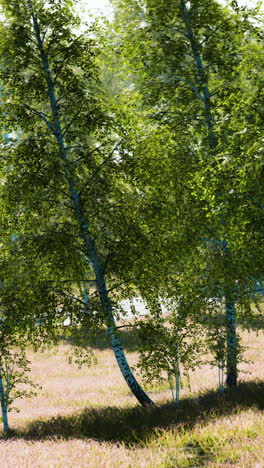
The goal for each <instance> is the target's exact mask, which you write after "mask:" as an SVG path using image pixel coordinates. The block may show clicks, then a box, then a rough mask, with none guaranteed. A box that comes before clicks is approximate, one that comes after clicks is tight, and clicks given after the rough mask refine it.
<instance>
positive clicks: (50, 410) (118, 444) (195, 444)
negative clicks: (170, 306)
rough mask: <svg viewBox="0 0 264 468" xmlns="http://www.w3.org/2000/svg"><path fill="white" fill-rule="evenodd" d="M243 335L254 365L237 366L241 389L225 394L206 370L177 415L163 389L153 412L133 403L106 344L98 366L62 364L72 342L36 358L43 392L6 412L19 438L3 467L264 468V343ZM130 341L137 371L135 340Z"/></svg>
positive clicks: (0, 455)
mask: <svg viewBox="0 0 264 468" xmlns="http://www.w3.org/2000/svg"><path fill="white" fill-rule="evenodd" d="M242 337H243V344H245V345H247V346H248V351H247V354H246V358H247V359H248V360H252V361H253V363H251V364H250V363H248V364H243V365H242V366H241V367H242V370H243V371H245V372H246V373H241V376H240V384H239V386H238V388H237V389H234V390H232V391H231V390H228V391H227V390H226V391H225V392H224V393H223V394H220V393H219V392H217V391H216V386H217V371H216V369H213V370H212V369H211V368H210V367H209V366H205V367H203V368H200V369H198V370H197V371H195V372H193V373H192V374H191V376H190V383H191V388H190V389H188V388H185V389H183V391H182V402H181V405H180V407H179V408H176V407H175V406H174V405H172V404H171V403H170V391H169V389H168V386H167V385H160V386H157V387H155V386H152V387H149V388H147V390H148V391H149V393H150V395H151V398H152V399H154V401H155V402H156V403H157V406H156V407H155V408H153V409H148V410H144V409H142V408H140V407H139V406H137V404H136V401H135V399H134V397H133V396H132V395H131V394H130V392H129V390H128V388H127V387H126V384H125V383H124V382H123V379H122V377H121V375H120V372H119V370H118V368H117V365H116V363H115V359H114V356H113V354H112V351H111V350H110V349H108V348H107V347H106V346H99V347H98V349H95V354H96V356H97V360H98V363H97V364H94V365H93V366H92V367H90V368H87V367H82V368H81V369H79V368H78V367H77V366H75V365H73V364H71V365H70V364H69V363H68V362H67V359H66V358H65V355H66V352H67V350H68V349H69V348H70V347H71V345H70V344H69V343H62V344H61V345H60V346H59V347H58V350H57V351H56V350H55V349H51V350H48V351H46V352H45V353H33V352H32V353H30V358H31V360H32V376H33V380H34V382H36V383H38V384H40V385H41V386H42V390H41V391H40V392H39V394H38V396H37V397H34V398H32V399H28V400H20V401H18V402H17V404H16V406H18V407H19V409H20V410H21V411H20V413H13V412H12V413H11V414H10V425H11V427H12V429H14V432H13V435H12V436H11V437H10V438H9V439H5V438H4V437H3V436H2V437H1V438H0V462H1V466H2V467H3V468H13V467H17V468H24V467H34V468H38V467H45V468H47V467H72V468H78V467H92V468H97V467H104V468H106V467H109V468H112V467H113V468H115V467H131V468H132V467H133V468H137V467H148V468H152V467H153V468H154V467H155V468H158V467H159V468H161V467H162V468H169V467H171V468H173V467H203V466H206V467H210V468H213V467H233V466H236V467H239V468H243V467H254V468H261V467H264V414H263V409H264V365H263V360H262V356H263V344H264V336H263V333H262V332H260V333H259V334H256V333H255V332H252V333H250V334H249V333H247V332H243V333H242ZM126 343H127V352H128V358H129V362H130V363H131V364H135V363H136V359H137V356H136V352H135V349H134V348H135V347H134V343H133V337H132V336H131V335H127V337H126ZM249 372H250V373H249Z"/></svg>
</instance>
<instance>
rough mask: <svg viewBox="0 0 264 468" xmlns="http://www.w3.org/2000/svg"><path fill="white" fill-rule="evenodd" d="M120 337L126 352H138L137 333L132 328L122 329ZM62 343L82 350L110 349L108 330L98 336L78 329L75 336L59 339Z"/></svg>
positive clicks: (62, 336) (119, 332) (102, 331)
mask: <svg viewBox="0 0 264 468" xmlns="http://www.w3.org/2000/svg"><path fill="white" fill-rule="evenodd" d="M118 336H119V338H120V340H121V343H122V345H123V347H124V349H125V350H126V351H129V352H131V353H132V352H135V351H138V345H139V341H138V337H137V334H136V331H135V330H133V329H132V328H131V329H130V328H128V329H125V328H124V329H122V330H119V331H118ZM59 338H60V339H61V340H62V341H65V342H67V343H70V344H72V345H73V346H79V347H81V348H86V347H91V348H93V349H110V348H111V345H110V343H109V338H108V335H107V331H106V330H101V331H99V332H98V333H97V334H96V335H95V334H92V333H89V332H87V331H84V330H82V329H79V330H78V329H77V330H75V331H74V334H67V333H65V334H64V335H61V336H60V337H59Z"/></svg>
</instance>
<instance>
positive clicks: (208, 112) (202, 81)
mask: <svg viewBox="0 0 264 468" xmlns="http://www.w3.org/2000/svg"><path fill="white" fill-rule="evenodd" d="M180 4H181V10H182V18H183V21H184V24H185V27H186V36H187V37H188V39H189V42H190V45H191V49H192V54H193V59H194V61H195V65H196V68H197V76H198V81H199V85H200V88H201V92H200V91H199V88H197V87H195V86H194V87H193V90H194V91H195V94H196V95H197V96H198V98H199V99H200V100H201V101H202V103H203V108H204V115H205V124H206V129H207V132H208V143H209V150H210V152H211V154H212V156H213V154H214V150H215V148H216V143H217V142H216V137H215V134H214V122H213V115H212V103H211V93H210V89H209V84H208V78H207V76H206V73H205V66H204V63H203V59H202V54H201V51H200V45H199V43H198V41H197V39H196V37H195V33H194V31H193V29H192V26H191V22H190V17H189V11H188V8H187V2H186V0H180ZM212 164H214V162H213V161H212ZM220 216H221V215H220ZM222 221H223V219H221V222H222ZM220 243H221V244H222V247H223V249H224V253H225V254H226V253H227V251H228V244H227V241H225V240H224V241H221V242H220ZM225 302H226V327H227V354H226V361H227V379H226V384H227V385H228V386H229V387H231V386H235V385H236V382H237V337H236V307H235V301H234V300H232V299H231V298H230V296H228V297H225Z"/></svg>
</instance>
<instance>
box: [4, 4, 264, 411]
mask: <svg viewBox="0 0 264 468" xmlns="http://www.w3.org/2000/svg"><path fill="white" fill-rule="evenodd" d="M0 4H1V7H2V9H3V13H4V18H5V19H4V21H3V22H2V29H1V39H0V47H1V56H2V59H1V71H0V74H1V85H2V97H1V100H2V103H3V107H4V112H3V113H2V115H1V119H2V128H3V132H5V138H4V141H3V143H2V146H1V150H2V158H1V188H0V190H1V217H2V222H1V247H2V251H1V258H0V261H1V266H2V272H1V315H2V319H3V321H4V322H3V323H5V324H8V326H10V330H11V335H12V333H16V329H17V330H18V332H19V333H20V334H21V335H23V336H24V337H25V339H26V340H28V341H29V342H31V343H35V344H36V343H39V342H40V341H43V342H44V341H49V340H52V339H56V331H57V329H58V327H60V326H61V325H63V323H64V321H65V319H69V320H70V325H71V327H72V328H73V329H74V328H76V327H78V328H79V327H84V328H89V330H90V331H91V330H93V331H94V333H97V332H98V330H99V329H102V328H104V327H106V328H107V330H108V334H109V338H110V341H111V343H112V346H113V349H114V352H115V355H116V358H117V361H118V364H119V366H120V369H121V371H122V373H123V375H124V376H125V379H126V380H127V381H128V385H129V387H130V388H131V389H132V391H133V392H134V394H135V395H136V396H137V398H138V400H139V401H140V402H141V404H143V405H145V406H146V405H148V404H151V402H150V400H149V399H148V398H147V396H146V395H145V394H144V392H143V393H142V389H140V388H139V386H138V384H137V382H136V381H135V379H134V376H133V375H132V374H131V371H130V369H129V366H128V364H127V361H126V358H125V356H124V354H123V351H122V347H121V344H120V341H119V339H118V334H117V329H116V325H115V318H116V317H119V314H120V312H122V309H121V308H120V304H119V302H120V299H123V298H129V299H131V298H133V297H134V296H136V295H140V296H141V297H142V298H143V300H144V301H145V303H146V304H147V308H148V315H147V317H146V318H145V319H144V320H139V321H137V322H136V326H137V327H138V330H139V336H140V337H141V338H142V344H141V357H140V364H141V365H142V369H143V373H144V374H145V376H146V378H147V379H148V380H150V379H153V378H160V377H161V375H162V374H160V372H161V371H165V372H166V373H167V374H168V376H169V379H172V378H173V377H174V376H176V377H177V378H178V377H179V375H180V372H181V370H180V369H182V366H183V368H184V369H185V371H187V370H188V368H192V367H193V366H195V365H196V364H199V363H200V354H201V350H203V351H204V350H211V351H213V353H214V355H215V358H214V360H213V362H214V363H217V364H218V365H219V366H220V367H221V369H222V368H223V367H224V366H225V365H226V366H227V377H228V379H229V380H228V381H229V384H230V385H235V384H236V378H237V372H238V371H237V364H238V360H239V353H240V350H239V339H238V337H237V335H236V318H237V317H238V318H240V319H241V320H243V323H244V324H245V326H247V324H248V320H249V318H250V316H251V314H252V311H251V307H250V303H251V298H252V297H251V294H253V295H254V294H255V292H256V284H257V285H259V286H257V287H258V288H261V281H262V279H263V260H264V258H263V249H262V248H261V245H262V240H263V215H264V211H263V185H262V182H261V181H262V175H263V75H262V67H263V33H262V30H261V28H260V26H259V23H258V22H257V20H256V18H255V20H254V21H253V20H252V18H253V17H254V15H255V17H256V15H257V14H258V12H257V11H254V12H250V11H247V10H240V9H239V8H238V7H237V5H236V3H235V2H233V3H232V5H231V6H230V7H223V6H221V5H220V4H218V3H217V2H216V1H215V0H206V1H200V0H192V1H190V2H186V1H185V0H178V2H176V3H175V4H171V2H165V1H163V2H157V1H156V0H146V1H142V2H137V1H134V0H129V1H126V0H122V1H119V0H115V1H114V2H113V5H114V12H115V15H114V19H113V21H112V23H111V24H108V25H107V26H106V27H105V28H104V29H102V28H101V29H100V27H98V26H96V25H95V24H93V25H90V26H89V27H88V28H87V30H86V31H82V32H80V30H81V28H80V25H81V23H80V20H79V19H78V18H77V17H76V16H75V14H74V13H73V12H74V6H75V2H73V1H63V2H61V1H57V0H54V1H50V2H48V3H47V4H45V5H44V4H43V2H42V1H38V0H34V1H28V2H26V3H23V2H19V1H17V0H12V1H5V0H2V1H1V2H0ZM6 134H8V135H9V137H8V138H7V137H6ZM162 306H165V307H167V310H168V311H169V312H170V319H169V322H170V323H169V326H168V325H167V322H166V320H165V319H164V317H163V315H162ZM224 306H225V309H226V313H225V317H224V314H223V307H224ZM133 312H136V311H135V310H134V311H133ZM36 324H38V326H36ZM16 327H17V328H16ZM12 330H13V331H12ZM201 330H202V331H203V332H201ZM18 336H19V335H18ZM197 336H198V338H197ZM7 352H8V351H7ZM87 359H88V361H89V359H90V358H89V356H88V358H87ZM176 387H177V383H176ZM177 391H178V390H177V389H176V392H177Z"/></svg>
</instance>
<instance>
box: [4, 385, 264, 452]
mask: <svg viewBox="0 0 264 468" xmlns="http://www.w3.org/2000/svg"><path fill="white" fill-rule="evenodd" d="M252 407H255V408H258V409H260V410H263V409H264V382H246V383H241V384H240V385H239V386H238V387H237V388H233V389H228V390H225V391H224V392H223V393H221V394H220V393H219V392H214V391H210V392H208V393H206V394H204V395H202V396H200V397H199V398H190V399H184V400H182V402H181V403H180V406H179V407H178V408H177V407H175V405H173V404H166V405H162V406H157V407H154V408H149V409H143V408H141V407H134V408H117V407H106V408H99V409H90V408H89V409H85V410H84V411H82V412H78V413H75V414H72V415H69V416H58V417H55V418H51V419H49V420H37V421H34V422H33V423H31V424H29V426H28V427H27V428H26V429H25V430H23V431H19V432H17V433H16V434H14V433H13V434H12V437H13V438H23V439H26V440H44V439H47V438H52V437H56V438H62V439H69V438H81V439H83V438H93V439H96V440H98V441H111V442H115V443H118V442H119V443H121V442H122V443H124V444H125V445H126V446H131V445H138V446H142V445H144V444H145V443H147V442H148V440H149V438H150V437H151V435H153V432H154V431H155V430H156V431H158V432H159V431H162V430H163V429H169V428H173V427H176V429H177V428H178V429H179V428H182V429H186V430H188V429H192V428H193V427H194V425H195V424H196V423H206V422H209V421H210V420H215V419H216V418H220V417H222V416H225V415H231V414H235V413H238V412H240V411H241V410H243V409H246V408H252Z"/></svg>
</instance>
